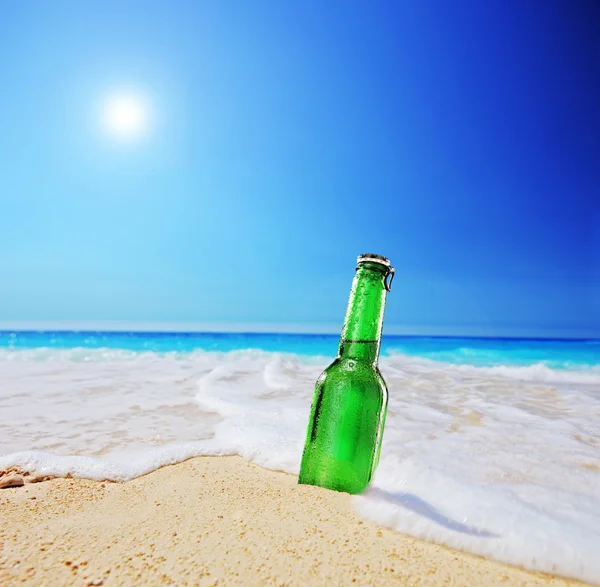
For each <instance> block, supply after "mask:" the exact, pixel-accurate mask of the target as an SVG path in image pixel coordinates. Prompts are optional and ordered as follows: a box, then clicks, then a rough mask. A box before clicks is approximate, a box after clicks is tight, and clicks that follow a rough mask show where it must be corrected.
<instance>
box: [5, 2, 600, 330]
mask: <svg viewBox="0 0 600 587" xmlns="http://www.w3.org/2000/svg"><path fill="white" fill-rule="evenodd" d="M599 27H600V4H599V3H598V2H595V1H594V0H589V1H584V0H578V1H573V2H522V1H516V0H508V1H506V2H502V3H482V2H478V1H475V0H473V1H468V2H467V1H464V0H457V1H456V2H445V1H441V0H440V1H437V2H433V1H423V2H400V3H389V2H337V1H334V2H328V3H317V2H303V3H288V2H263V1H256V2H233V1H230V2H219V3H217V2H200V1H198V2H192V1H190V2H183V1H172V2H168V3H167V2H156V1H145V2H132V1H120V2H114V1H105V2H102V3H94V4H92V3H81V2H74V1H73V2H60V1H57V2H52V3H46V2H32V1H29V0H23V1H22V2H18V3H10V4H7V5H5V6H4V7H3V11H2V15H1V16H0V80H1V83H2V90H1V92H0V179H1V185H0V227H1V229H2V236H3V238H2V245H1V247H0V321H58V320H72V321H96V322H97V321H111V322H114V321H120V320H123V321H128V322H136V321H149V322H153V323H157V322H158V323H160V322H161V321H169V322H245V323H249V322H252V323H258V322H260V323H287V324H289V323H320V322H323V323H340V322H341V320H342V319H343V314H344V310H345V305H346V301H347V296H348V292H349V287H350V282H351V279H352V277H353V272H354V266H355V259H356V256H357V255H358V254H360V253H363V252H375V253H379V254H383V255H386V256H388V257H389V258H390V259H391V260H392V263H393V264H394V265H395V266H396V270H397V275H396V279H395V282H394V286H393V290H392V293H391V294H390V295H389V297H388V305H387V310H386V325H390V326H392V325H403V327H405V328H406V329H407V330H408V331H410V330H411V329H412V330H413V331H415V332H419V331H420V330H423V329H424V330H426V331H428V332H436V331H439V332H440V333H444V334H446V333H448V332H456V333H461V332H463V331H467V330H472V329H476V330H477V331H479V332H480V333H484V334H487V335H490V336H493V335H505V334H507V333H510V332H511V331H518V332H519V333H520V334H523V333H530V334H531V335H539V334H544V335H551V336H552V335H553V336H562V335H569V334H570V335H577V334H580V335H585V336H598V337H600V109H599V108H598V104H600V39H599V38H598V36H597V31H598V30H599ZM110 100H113V102H114V100H117V101H119V100H121V102H122V101H123V100H125V101H127V100H130V101H133V104H134V105H133V106H132V107H131V108H129V110H127V108H125V110H123V109H121V110H120V111H119V112H117V114H116V115H114V116H113V115H111V114H110V112H109V110H110V108H109V109H108V110H107V108H108V107H107V104H108V103H110ZM111 116H112V118H111ZM115 116H116V118H115ZM111 125H112V126H111ZM132 129H133V130H132ZM129 131H131V133H130V134H129V135H128V134H127V133H128V132H129Z"/></svg>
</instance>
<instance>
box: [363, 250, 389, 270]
mask: <svg viewBox="0 0 600 587" xmlns="http://www.w3.org/2000/svg"><path fill="white" fill-rule="evenodd" d="M365 261H370V262H371V263H380V264H381V265H385V266H386V267H391V265H392V264H391V263H390V260H389V259H388V258H387V257H383V256H382V255H374V254H373V253H365V254H364V255H359V256H358V259H357V263H364V262H365Z"/></svg>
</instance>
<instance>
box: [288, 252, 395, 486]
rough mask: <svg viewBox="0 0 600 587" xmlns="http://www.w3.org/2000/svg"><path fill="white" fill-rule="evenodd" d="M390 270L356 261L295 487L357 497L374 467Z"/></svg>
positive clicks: (374, 260)
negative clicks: (333, 355) (334, 350)
mask: <svg viewBox="0 0 600 587" xmlns="http://www.w3.org/2000/svg"><path fill="white" fill-rule="evenodd" d="M393 277H394V268H393V267H392V266H391V265H390V262H389V260H388V259H386V258H385V257H382V256H380V255H372V254H368V255H361V256H360V257H358V265H357V267H356V275H355V277H354V281H353V282H352V290H351V292H350V299H349V301H348V308H347V310H346V319H345V320H344V327H343V329H342V335H341V338H340V345H339V350H338V355H337V357H336V359H335V360H334V361H333V363H331V365H329V367H327V369H325V371H324V372H323V373H322V374H321V376H320V377H319V378H318V379H317V383H316V386H315V392H314V396H313V402H312V407H311V411H310V419H309V423H308V431H307V435H306V443H305V445H304V452H303V454H302V464H301V466H300V476H299V478H298V483H301V484H306V485H318V486H320V487H326V488H328V489H334V490H336V491H345V492H347V493H355V494H356V493H362V492H363V491H364V490H365V488H366V487H367V485H368V484H369V481H370V480H371V477H372V475H373V472H374V471H375V468H376V467H377V465H378V463H379V453H380V450H381V439H382V435H383V427H384V424H385V416H386V411H387V401H388V391H387V387H386V385H385V381H384V380H383V377H382V376H381V373H380V372H379V368H378V367H377V359H378V357H379V346H380V344H381V330H382V327H383V312H384V308H385V298H386V293H387V292H388V291H390V286H391V283H392V279H393Z"/></svg>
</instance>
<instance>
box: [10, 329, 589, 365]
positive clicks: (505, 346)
mask: <svg viewBox="0 0 600 587" xmlns="http://www.w3.org/2000/svg"><path fill="white" fill-rule="evenodd" d="M338 340H339V337H338V336H337V335H331V334H260V333H242V334H234V333H164V332H163V333H161V332H29V331H28V332H19V331H15V332H13V331H0V348H4V349H12V350H25V349H36V348H49V349H69V348H88V349H99V348H107V349H122V350H128V351H133V352H147V351H150V352H156V353H172V352H178V353H186V352H191V351H194V350H205V351H220V352H228V351H235V350H243V349H258V350H263V351H268V352H280V353H293V354H297V355H318V356H326V357H327V356H335V354H336V352H337V345H338ZM396 353H398V354H403V355H409V356H418V357H424V358H428V359H432V360H436V361H443V362H447V363H453V364H464V365H473V366H477V367H488V366H489V367H491V366H500V365H507V366H528V365H535V364H543V365H545V366H547V367H550V368H552V369H581V368H585V367H594V366H598V365H600V340H546V339H506V338H450V337H412V336H384V337H383V341H382V347H381V355H382V356H386V355H389V354H396Z"/></svg>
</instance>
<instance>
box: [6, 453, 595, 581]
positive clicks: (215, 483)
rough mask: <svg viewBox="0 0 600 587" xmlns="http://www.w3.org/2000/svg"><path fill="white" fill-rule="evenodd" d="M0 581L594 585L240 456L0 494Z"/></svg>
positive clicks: (202, 459) (53, 482) (57, 482)
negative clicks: (458, 545) (440, 533)
mask: <svg viewBox="0 0 600 587" xmlns="http://www.w3.org/2000/svg"><path fill="white" fill-rule="evenodd" d="M0 584H2V585H4V586H7V587H8V586H11V585H22V584H25V585H48V586H58V585H203V586H204V585H207V586H208V585H482V586H484V585H485V586H491V585H556V586H558V585H561V586H565V585H584V583H581V582H578V581H571V580H565V579H562V578H558V577H551V576H548V575H542V574H539V573H529V572H526V571H523V570H521V569H517V568H513V567H509V566H506V565H503V564H500V563H497V562H494V561H489V560H485V559H483V558H480V557H476V556H472V555H469V554H464V553H460V552H456V551H453V550H450V549H448V548H445V547H442V546H437V545H435V544H430V543H427V542H423V541H420V540H415V539H412V538H410V537H407V536H404V535H401V534H398V533H396V532H392V531H390V530H388V529H385V528H381V527H379V526H377V525H376V524H373V523H370V522H363V521H362V520H360V518H359V517H358V516H357V515H356V514H355V513H354V511H353V509H352V504H351V497H350V496H349V495H347V494H342V493H336V492H332V491H327V490H323V489H321V488H316V487H310V486H299V485H297V483H296V478H295V477H294V476H292V475H288V474H285V473H281V472H273V471H269V470H266V469H263V468H261V467H258V466H256V465H254V464H252V463H249V462H247V461H245V460H243V459H242V458H240V457H200V458H194V459H190V460H188V461H186V462H184V463H181V464H178V465H174V466H168V467H163V468H161V469H159V470H157V471H154V472H153V473H151V474H149V475H146V476H144V477H140V478H137V479H135V480H133V481H130V482H128V483H123V484H120V483H108V482H102V483H101V482H95V481H88V480H83V479H53V480H50V481H45V482H41V483H28V484H25V485H24V486H22V487H15V488H10V489H3V490H0Z"/></svg>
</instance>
